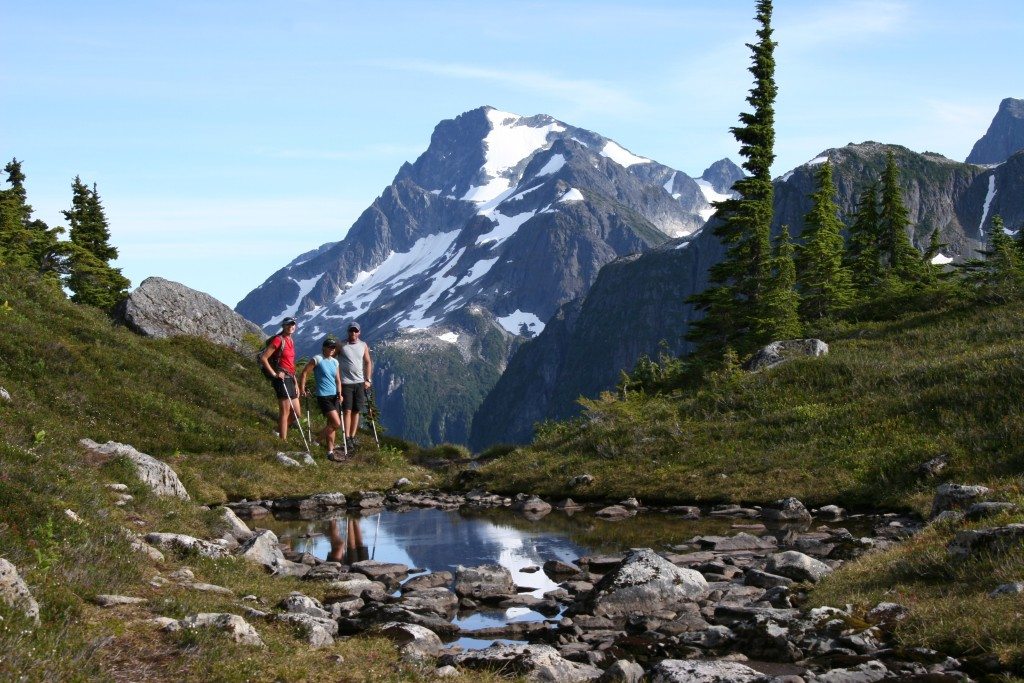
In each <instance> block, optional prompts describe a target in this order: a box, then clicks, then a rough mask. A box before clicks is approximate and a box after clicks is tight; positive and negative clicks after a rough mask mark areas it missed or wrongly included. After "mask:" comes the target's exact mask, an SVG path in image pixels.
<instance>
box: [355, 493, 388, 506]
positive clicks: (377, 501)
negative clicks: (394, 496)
mask: <svg viewBox="0 0 1024 683" xmlns="http://www.w3.org/2000/svg"><path fill="white" fill-rule="evenodd" d="M348 506H349V507H357V508H361V509H363V510H371V509H373V508H379V507H383V506H384V494H383V493H381V492H380V491H356V492H355V493H353V494H352V495H350V496H349V501H348Z"/></svg>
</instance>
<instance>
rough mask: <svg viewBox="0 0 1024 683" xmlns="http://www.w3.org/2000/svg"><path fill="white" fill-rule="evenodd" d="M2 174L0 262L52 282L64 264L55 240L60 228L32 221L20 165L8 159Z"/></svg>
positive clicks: (62, 252) (63, 253)
mask: <svg viewBox="0 0 1024 683" xmlns="http://www.w3.org/2000/svg"><path fill="white" fill-rule="evenodd" d="M4 171H6V172H7V182H8V183H10V185H11V187H10V189H7V190H0V261H2V262H4V263H5V264H7V265H10V266H12V267H15V268H24V269H27V270H33V271H37V272H40V273H43V274H46V275H50V276H52V277H53V278H54V279H55V280H56V278H57V276H58V274H59V273H60V272H61V270H62V269H63V268H64V266H65V262H66V255H67V248H66V246H65V245H64V244H63V243H62V242H60V240H59V238H58V236H59V235H60V234H61V233H63V232H64V228H61V227H59V226H58V227H55V228H51V227H50V226H48V225H47V224H46V223H45V222H44V221H41V220H39V219H37V218H32V207H31V206H30V205H29V203H28V196H27V193H26V191H25V174H24V173H23V172H22V170H21V162H20V161H18V160H17V159H11V161H10V162H9V163H8V164H7V166H5V167H4Z"/></svg>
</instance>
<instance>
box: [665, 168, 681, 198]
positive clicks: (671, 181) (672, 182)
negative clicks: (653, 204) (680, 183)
mask: <svg viewBox="0 0 1024 683" xmlns="http://www.w3.org/2000/svg"><path fill="white" fill-rule="evenodd" d="M678 173H679V171H676V172H675V173H673V174H672V175H671V177H669V179H668V180H667V181H665V192H668V193H669V194H672V188H673V187H675V184H676V175H677V174H678ZM672 196H673V197H675V196H676V195H674V194H673V195H672Z"/></svg>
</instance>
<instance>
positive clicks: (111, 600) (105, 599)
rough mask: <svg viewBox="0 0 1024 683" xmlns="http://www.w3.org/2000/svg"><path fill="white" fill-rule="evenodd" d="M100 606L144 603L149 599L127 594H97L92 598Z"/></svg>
mask: <svg viewBox="0 0 1024 683" xmlns="http://www.w3.org/2000/svg"><path fill="white" fill-rule="evenodd" d="M93 602H95V603H96V604H97V605H99V606H100V607H119V606H121V605H144V604H146V603H147V602H149V600H147V599H146V598H131V597H128V596H127V595H97V596H96V597H95V598H93Z"/></svg>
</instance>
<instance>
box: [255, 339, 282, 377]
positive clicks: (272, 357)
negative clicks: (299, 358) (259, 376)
mask: <svg viewBox="0 0 1024 683" xmlns="http://www.w3.org/2000/svg"><path fill="white" fill-rule="evenodd" d="M277 337H281V335H279V334H274V335H271V336H270V337H267V341H265V342H263V346H262V347H261V348H260V350H259V351H257V352H256V357H255V360H256V365H257V366H259V369H260V372H262V373H263V376H264V377H266V378H267V379H275V378H276V377H277V375H276V374H273V375H272V374H269V373H268V372H267V368H266V367H264V366H263V361H261V360H260V358H262V357H263V354H264V352H266V350H267V347H268V346H270V342H272V341H274V339H276V338H277ZM284 344H285V340H284V337H281V346H279V347H278V348H277V351H274V353H272V354H270V358H268V359H267V362H268V363H270V367H272V368H274V370H275V371H276V370H277V361H278V360H280V358H281V352H282V351H284Z"/></svg>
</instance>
